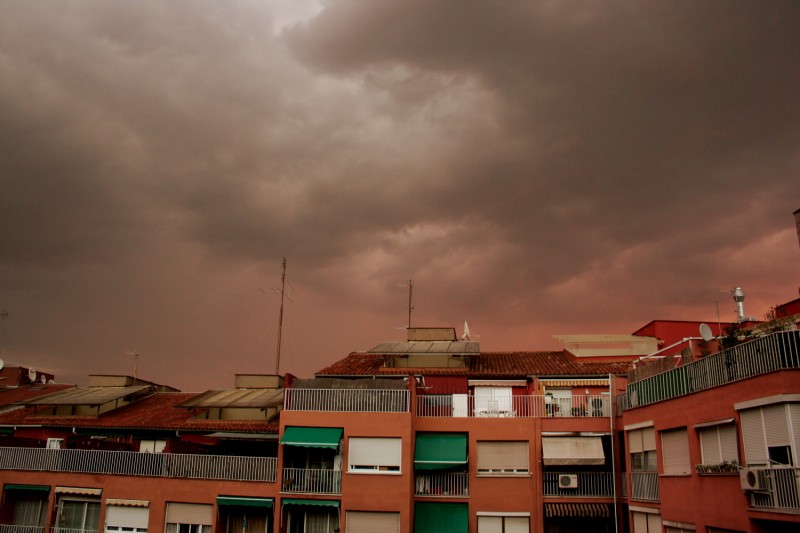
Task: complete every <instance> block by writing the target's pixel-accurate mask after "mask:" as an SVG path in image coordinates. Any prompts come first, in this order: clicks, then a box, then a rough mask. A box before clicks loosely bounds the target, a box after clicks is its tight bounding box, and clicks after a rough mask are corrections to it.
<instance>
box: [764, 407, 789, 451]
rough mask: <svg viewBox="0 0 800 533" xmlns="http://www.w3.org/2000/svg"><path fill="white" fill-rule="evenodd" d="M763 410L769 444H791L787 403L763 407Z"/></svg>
mask: <svg viewBox="0 0 800 533" xmlns="http://www.w3.org/2000/svg"><path fill="white" fill-rule="evenodd" d="M762 412H763V413H764V432H765V434H766V436H767V446H791V441H790V439H789V423H788V421H789V418H788V417H787V416H786V404H780V405H770V406H767V407H763V408H762Z"/></svg>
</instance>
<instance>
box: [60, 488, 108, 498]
mask: <svg viewBox="0 0 800 533" xmlns="http://www.w3.org/2000/svg"><path fill="white" fill-rule="evenodd" d="M56 494H80V495H82V496H100V495H101V494H103V489H93V488H89V487H56Z"/></svg>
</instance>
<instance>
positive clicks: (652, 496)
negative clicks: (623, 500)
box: [629, 472, 661, 502]
mask: <svg viewBox="0 0 800 533" xmlns="http://www.w3.org/2000/svg"><path fill="white" fill-rule="evenodd" d="M629 498H630V499H631V500H642V501H647V502H657V501H659V500H660V499H661V498H660V496H659V492H658V472H631V492H630V496H629Z"/></svg>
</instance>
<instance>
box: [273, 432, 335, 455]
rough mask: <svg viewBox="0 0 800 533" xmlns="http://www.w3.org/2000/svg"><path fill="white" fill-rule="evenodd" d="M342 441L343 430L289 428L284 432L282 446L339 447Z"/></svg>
mask: <svg viewBox="0 0 800 533" xmlns="http://www.w3.org/2000/svg"><path fill="white" fill-rule="evenodd" d="M341 439H342V428H308V427H299V426H289V427H287V428H286V430H285V431H284V432H283V437H282V438H281V444H286V445H287V446H304V447H306V448H333V449H334V450H335V449H336V448H338V447H339V441H340V440H341Z"/></svg>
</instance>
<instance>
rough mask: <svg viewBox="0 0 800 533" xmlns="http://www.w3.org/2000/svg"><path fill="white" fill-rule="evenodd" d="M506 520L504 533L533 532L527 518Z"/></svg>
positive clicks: (513, 517)
mask: <svg viewBox="0 0 800 533" xmlns="http://www.w3.org/2000/svg"><path fill="white" fill-rule="evenodd" d="M505 520H506V530H505V532H504V533H528V532H529V531H530V530H531V526H530V523H529V522H530V519H529V518H528V517H527V516H507V517H505Z"/></svg>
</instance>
